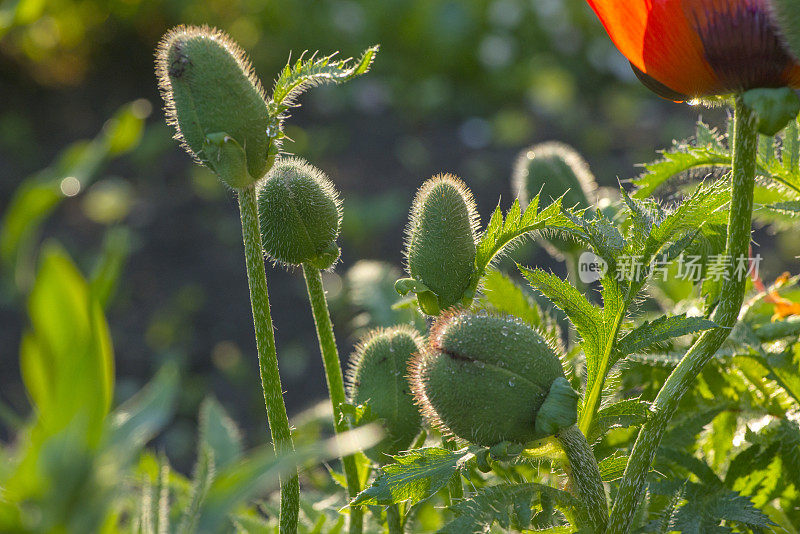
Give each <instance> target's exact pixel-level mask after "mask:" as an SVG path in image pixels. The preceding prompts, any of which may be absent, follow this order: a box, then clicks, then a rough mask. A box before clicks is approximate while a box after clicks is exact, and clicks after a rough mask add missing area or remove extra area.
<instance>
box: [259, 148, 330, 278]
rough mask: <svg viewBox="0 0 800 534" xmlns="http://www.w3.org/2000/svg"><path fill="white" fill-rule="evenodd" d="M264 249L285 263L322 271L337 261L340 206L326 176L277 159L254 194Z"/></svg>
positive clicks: (299, 162) (304, 164) (299, 161)
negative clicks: (305, 264) (306, 265)
mask: <svg viewBox="0 0 800 534" xmlns="http://www.w3.org/2000/svg"><path fill="white" fill-rule="evenodd" d="M258 213H259V218H260V220H261V238H262V241H263V244H264V251H265V252H266V253H267V254H268V255H269V256H270V257H271V258H273V259H274V260H276V261H278V262H281V263H284V264H286V265H301V264H303V263H308V264H310V265H312V266H313V267H316V268H317V269H327V268H328V267H330V266H331V265H333V263H334V262H335V261H336V260H337V259H338V258H339V247H337V246H336V239H337V238H338V237H339V227H340V225H341V221H342V203H341V200H340V198H339V194H338V193H337V192H336V189H335V188H334V186H333V183H332V182H331V181H330V180H329V179H328V177H327V176H325V174H324V173H323V172H322V171H321V170H319V169H317V168H316V167H314V166H313V165H311V164H309V163H308V162H306V161H305V160H303V159H301V158H281V159H279V160H278V161H277V162H276V163H275V165H274V166H273V167H272V169H271V170H270V172H269V173H267V176H266V177H265V179H264V181H263V183H262V184H261V185H260V189H259V191H258Z"/></svg>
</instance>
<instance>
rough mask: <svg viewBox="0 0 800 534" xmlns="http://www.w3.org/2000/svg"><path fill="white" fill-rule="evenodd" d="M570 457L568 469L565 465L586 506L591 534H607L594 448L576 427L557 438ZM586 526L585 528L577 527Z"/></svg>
mask: <svg viewBox="0 0 800 534" xmlns="http://www.w3.org/2000/svg"><path fill="white" fill-rule="evenodd" d="M556 437H557V438H558V441H559V442H560V443H561V447H562V448H563V449H564V452H565V453H566V455H567V460H569V465H568V466H567V465H565V469H566V470H567V474H568V475H569V478H570V482H571V484H572V489H573V490H574V491H575V493H576V494H577V496H578V497H579V498H580V499H581V500H582V501H583V503H584V504H585V505H586V508H587V511H588V513H589V525H585V526H588V527H589V528H590V529H591V531H592V532H598V533H599V532H605V530H604V529H605V526H606V522H607V521H608V502H607V501H606V490H605V487H603V480H602V479H601V478H600V470H599V469H598V468H597V460H595V458H594V453H592V448H591V447H589V443H588V442H587V441H586V437H584V435H583V433H581V431H580V430H579V429H578V426H577V425H572V426H571V427H569V428H567V429H565V430H562V431H561V432H559V433H558V435H557V436H556ZM578 526H584V525H578Z"/></svg>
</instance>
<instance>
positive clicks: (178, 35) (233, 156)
mask: <svg viewBox="0 0 800 534" xmlns="http://www.w3.org/2000/svg"><path fill="white" fill-rule="evenodd" d="M156 74H157V75H158V80H159V86H160V88H161V94H162V96H163V97H164V102H165V110H166V113H167V121H168V122H169V123H170V124H172V125H173V126H175V128H176V129H177V133H176V134H175V138H176V139H178V140H179V141H181V142H182V144H183V146H184V148H186V150H187V151H188V152H189V154H191V155H192V156H193V157H194V158H195V160H197V161H198V162H199V163H202V164H203V165H206V166H208V167H209V168H210V169H211V170H213V171H214V172H215V173H217V175H218V176H219V177H220V179H221V180H222V181H223V182H225V183H226V184H227V185H228V186H230V187H233V188H242V187H248V186H250V185H251V184H253V183H254V182H255V181H256V180H258V179H259V178H261V177H262V176H263V174H264V172H265V171H266V170H267V167H268V164H269V162H270V139H269V136H268V135H267V131H268V129H269V121H270V119H269V113H268V110H267V103H266V101H265V100H264V90H263V89H262V87H261V82H260V81H259V80H258V78H256V76H255V74H253V68H252V66H251V65H250V61H249V60H248V59H247V57H246V55H245V53H244V51H242V49H241V48H239V46H238V45H237V44H236V43H234V42H233V41H232V40H231V39H230V37H228V36H227V35H225V34H224V33H223V32H221V31H219V30H217V29H213V28H209V27H207V26H203V27H194V26H178V27H177V28H174V29H173V30H171V31H170V32H168V33H167V34H166V35H165V36H164V38H163V39H162V40H161V43H160V44H159V47H158V51H157V53H156Z"/></svg>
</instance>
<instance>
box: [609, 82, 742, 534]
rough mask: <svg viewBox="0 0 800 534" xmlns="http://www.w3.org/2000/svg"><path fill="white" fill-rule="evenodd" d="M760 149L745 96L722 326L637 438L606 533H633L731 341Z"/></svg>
mask: <svg viewBox="0 0 800 534" xmlns="http://www.w3.org/2000/svg"><path fill="white" fill-rule="evenodd" d="M757 146H758V130H757V118H756V114H755V112H754V111H753V110H752V109H750V108H749V107H747V106H746V105H745V104H744V102H743V99H742V97H741V95H737V96H736V100H735V111H734V128H733V161H732V172H731V187H732V191H731V204H730V212H729V214H728V237H727V241H726V247H725V255H726V257H728V258H731V260H732V261H731V267H730V268H729V276H728V277H726V280H725V281H724V282H723V285H722V291H721V293H720V300H719V304H718V305H717V307H716V309H715V310H714V312H713V314H712V315H711V319H712V320H713V321H714V322H716V323H717V324H718V325H719V328H715V329H713V330H708V331H706V332H704V333H703V334H702V335H701V336H700V337H699V338H698V340H697V341H696V342H695V343H694V345H692V347H691V348H690V349H689V351H688V352H687V353H686V355H685V356H684V357H683V359H682V360H681V361H680V363H679V364H678V366H677V367H676V368H675V369H674V370H673V371H672V374H670V376H669V377H668V378H667V380H666V382H665V383H664V386H663V387H662V388H661V390H660V391H659V393H658V395H657V396H656V399H655V401H653V405H652V407H651V412H652V413H651V415H650V417H649V418H648V420H647V422H646V423H645V425H644V426H643V427H642V429H641V431H640V432H639V436H638V438H637V439H636V443H635V444H634V446H633V451H632V452H631V456H630V459H629V460H628V465H627V467H626V468H625V474H624V475H623V478H622V482H621V484H620V487H619V491H618V493H617V498H616V501H615V503H614V507H613V509H612V512H611V519H610V520H609V526H608V530H607V532H608V533H609V534H621V533H625V532H628V531H629V530H630V529H631V528H632V527H633V525H632V520H633V517H634V514H635V513H636V509H637V508H638V506H639V504H640V503H641V500H642V497H643V496H644V493H645V492H644V486H645V480H646V478H647V474H648V472H649V471H650V466H651V464H652V463H653V459H654V458H655V455H656V451H657V450H658V447H659V445H660V443H661V437H662V436H663V434H664V432H665V430H666V429H667V426H668V425H669V422H670V420H671V419H672V416H673V415H674V414H675V412H676V410H677V408H678V403H679V402H680V400H681V398H682V397H683V395H684V394H685V393H686V391H687V390H688V389H689V387H690V386H691V384H692V382H693V381H694V380H695V378H696V377H697V375H698V374H699V373H700V372H701V371H702V369H703V366H705V364H706V363H707V362H708V361H709V360H710V359H711V358H712V357H713V356H714V354H715V353H716V352H717V350H718V349H719V347H720V346H721V345H722V343H723V342H724V341H725V339H726V338H727V337H728V335H729V334H730V332H731V328H732V327H733V325H734V324H736V321H737V319H738V317H739V312H740V310H741V307H742V301H743V300H744V291H745V285H746V282H747V276H746V275H742V276H739V275H737V272H736V267H737V265H736V264H737V262H738V261H740V260H741V259H746V258H747V257H748V248H749V245H750V232H751V217H752V212H753V188H754V186H755V170H756V149H757Z"/></svg>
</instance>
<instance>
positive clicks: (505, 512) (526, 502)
mask: <svg viewBox="0 0 800 534" xmlns="http://www.w3.org/2000/svg"><path fill="white" fill-rule="evenodd" d="M537 497H538V499H537ZM534 501H538V503H535V502H534ZM533 504H539V505H540V506H541V508H542V511H543V512H545V514H546V515H547V516H548V517H547V520H544V521H543V519H544V518H538V522H539V526H541V527H550V526H562V525H564V524H565V522H564V520H563V519H562V518H560V517H559V516H558V515H555V514H552V512H551V510H552V507H553V505H555V507H557V508H559V509H562V510H565V511H566V513H565V515H568V516H575V515H578V516H583V515H585V508H584V507H583V504H582V503H581V502H580V501H579V500H578V499H576V498H575V497H573V496H572V495H570V494H569V493H567V492H565V491H562V490H558V489H556V488H553V487H550V486H546V485H544V484H537V483H535V482H528V483H522V484H502V485H498V486H492V487H488V488H483V489H480V490H478V491H477V492H476V493H475V494H474V495H472V496H471V497H470V498H468V499H465V500H463V501H461V502H459V503H457V504H455V505H453V506H451V507H450V510H451V511H452V512H453V513H455V514H456V515H458V516H459V517H457V518H456V519H455V520H454V521H452V522H450V523H448V524H447V525H445V526H444V527H443V528H442V529H440V530H439V531H438V532H439V534H462V533H485V532H489V529H490V527H491V526H492V525H493V524H494V523H495V522H496V523H498V524H499V525H500V527H502V528H504V529H507V530H508V529H512V528H513V529H516V530H520V529H527V528H530V527H531V522H532V520H533V519H534V518H533V517H532V514H531V508H532V505H533ZM537 515H538V514H537Z"/></svg>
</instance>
